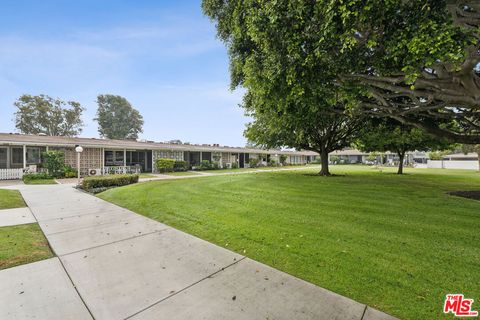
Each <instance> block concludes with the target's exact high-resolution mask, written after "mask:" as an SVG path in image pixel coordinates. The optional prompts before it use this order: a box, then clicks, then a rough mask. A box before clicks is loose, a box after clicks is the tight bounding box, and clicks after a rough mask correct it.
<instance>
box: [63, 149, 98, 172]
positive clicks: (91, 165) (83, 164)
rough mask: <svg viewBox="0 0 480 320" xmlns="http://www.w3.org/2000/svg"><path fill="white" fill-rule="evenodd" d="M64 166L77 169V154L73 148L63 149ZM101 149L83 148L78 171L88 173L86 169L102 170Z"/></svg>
mask: <svg viewBox="0 0 480 320" xmlns="http://www.w3.org/2000/svg"><path fill="white" fill-rule="evenodd" d="M64 151H65V164H66V165H69V166H71V167H73V168H77V153H76V152H75V149H74V148H65V149H64ZM102 159H103V156H102V149H100V148H83V152H82V154H81V155H80V170H81V171H82V172H88V169H100V168H102Z"/></svg>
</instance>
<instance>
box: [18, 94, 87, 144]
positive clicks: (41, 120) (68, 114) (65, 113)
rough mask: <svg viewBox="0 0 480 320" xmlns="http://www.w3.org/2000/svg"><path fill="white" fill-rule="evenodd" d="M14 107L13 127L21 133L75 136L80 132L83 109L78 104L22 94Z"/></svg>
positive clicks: (44, 96) (43, 96)
mask: <svg viewBox="0 0 480 320" xmlns="http://www.w3.org/2000/svg"><path fill="white" fill-rule="evenodd" d="M14 105H15V107H16V108H17V111H16V112H15V127H16V128H17V130H19V131H20V132H21V133H25V134H46V135H49V136H76V135H78V134H80V133H81V132H82V126H83V122H82V118H81V117H82V112H83V111H84V110H85V109H84V108H82V106H81V105H80V103H78V102H75V101H63V100H60V99H53V98H51V97H49V96H47V95H43V94H42V95H38V96H32V95H28V94H24V95H22V96H20V97H19V98H18V99H17V101H15V103H14Z"/></svg>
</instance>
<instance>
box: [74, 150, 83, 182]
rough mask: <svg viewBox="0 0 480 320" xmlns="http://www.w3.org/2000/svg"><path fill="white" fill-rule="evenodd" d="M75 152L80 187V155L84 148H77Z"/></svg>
mask: <svg viewBox="0 0 480 320" xmlns="http://www.w3.org/2000/svg"><path fill="white" fill-rule="evenodd" d="M75 151H76V152H77V180H78V185H80V154H81V153H82V152H83V148H82V146H76V147H75Z"/></svg>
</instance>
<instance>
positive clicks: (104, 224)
mask: <svg viewBox="0 0 480 320" xmlns="http://www.w3.org/2000/svg"><path fill="white" fill-rule="evenodd" d="M136 219H138V217H130V218H126V219H122V220H119V221H110V222H103V223H99V224H96V225H93V226H85V227H79V228H76V229H69V230H64V231H57V232H52V233H45V235H46V236H53V235H57V234H62V233H67V232H72V231H77V230H84V229H89V228H95V227H99V226H106V225H109V224H115V223H121V222H130V221H132V220H136Z"/></svg>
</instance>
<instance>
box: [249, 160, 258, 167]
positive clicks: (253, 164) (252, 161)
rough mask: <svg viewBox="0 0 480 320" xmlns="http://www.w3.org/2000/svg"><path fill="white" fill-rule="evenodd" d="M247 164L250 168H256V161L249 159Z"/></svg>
mask: <svg viewBox="0 0 480 320" xmlns="http://www.w3.org/2000/svg"><path fill="white" fill-rule="evenodd" d="M248 164H249V165H250V168H256V167H258V159H255V158H251V159H250V160H248Z"/></svg>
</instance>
